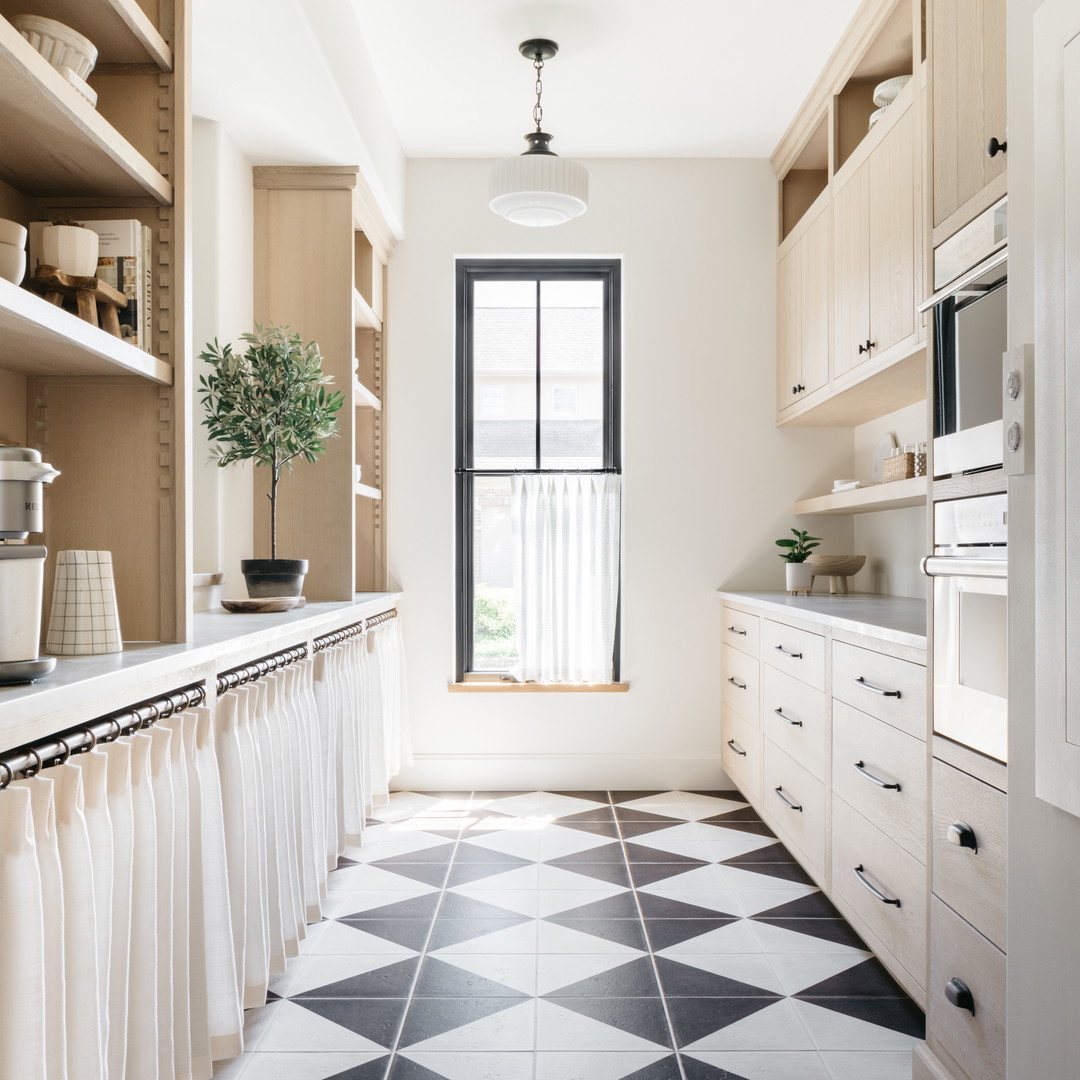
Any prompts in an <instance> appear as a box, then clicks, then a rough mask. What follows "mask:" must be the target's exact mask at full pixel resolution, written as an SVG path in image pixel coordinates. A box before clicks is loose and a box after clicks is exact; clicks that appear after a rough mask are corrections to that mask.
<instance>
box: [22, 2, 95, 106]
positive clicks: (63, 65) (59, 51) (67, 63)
mask: <svg viewBox="0 0 1080 1080" xmlns="http://www.w3.org/2000/svg"><path fill="white" fill-rule="evenodd" d="M11 25H12V26H14V27H15V29H16V30H18V31H19V33H20V34H22V36H23V37H24V38H26V40H27V41H28V42H30V44H31V45H33V47H34V48H35V49H36V50H37V51H38V52H39V53H41V55H42V56H44V57H45V59H46V60H48V61H49V63H50V64H52V66H53V67H54V68H56V70H57V71H59V72H60V74H61V75H63V76H64V78H65V79H67V81H68V82H69V83H71V85H72V86H74V87H75V89H76V90H78V91H79V93H80V94H82V96H83V97H84V98H86V100H87V101H89V102H90V104H91V105H97V93H96V91H94V90H93V89H92V88H91V87H90V86H89V85H88V84H87V82H86V79H87V76H89V74H90V72H91V71H93V70H94V64H96V63H97V55H98V51H97V47H96V46H95V45H94V43H93V42H92V41H90V40H89V38H85V37H83V36H82V34H80V33H78V32H77V31H75V30H72V29H71V27H70V26H65V25H64V24H63V23H61V22H57V21H56V20H55V19H46V18H45V17H44V16H43V15H15V16H13V17H12V19H11Z"/></svg>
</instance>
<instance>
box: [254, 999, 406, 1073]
mask: <svg viewBox="0 0 1080 1080" xmlns="http://www.w3.org/2000/svg"><path fill="white" fill-rule="evenodd" d="M313 1047H318V1049H319V1050H320V1051H325V1052H332V1051H337V1052H343V1053H344V1052H348V1051H351V1052H353V1053H356V1052H359V1051H372V1052H376V1051H378V1052H382V1053H386V1051H385V1050H384V1049H383V1048H382V1047H380V1046H379V1045H378V1044H377V1043H374V1042H372V1041H371V1040H370V1039H365V1038H364V1036H363V1035H357V1034H356V1032H355V1031H349V1029H348V1028H343V1027H342V1026H341V1025H340V1024H335V1023H333V1022H332V1021H330V1020H327V1019H325V1018H324V1017H322V1016H319V1015H318V1014H317V1013H313V1012H312V1011H311V1010H310V1009H305V1008H304V1007H303V1006H301V1005H295V1004H293V1002H291V1001H282V1002H280V1008H279V1009H278V1010H277V1012H276V1014H275V1015H274V1018H273V1020H272V1021H271V1023H270V1025H269V1027H268V1028H267V1029H266V1034H265V1035H264V1036H263V1037H262V1039H261V1040H260V1041H259V1045H258V1047H256V1050H255V1052H256V1054H264V1053H274V1052H277V1053H294V1052H297V1051H310V1050H311V1049H312V1048H313ZM330 1075H333V1074H332V1073H331V1074H330ZM245 1080H247V1077H245Z"/></svg>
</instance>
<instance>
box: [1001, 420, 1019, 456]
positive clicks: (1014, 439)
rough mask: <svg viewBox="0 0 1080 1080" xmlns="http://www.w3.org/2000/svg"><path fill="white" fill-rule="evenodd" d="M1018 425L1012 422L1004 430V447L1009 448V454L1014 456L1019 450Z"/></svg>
mask: <svg viewBox="0 0 1080 1080" xmlns="http://www.w3.org/2000/svg"><path fill="white" fill-rule="evenodd" d="M1020 438H1021V435H1020V425H1019V424H1018V423H1017V422H1016V421H1015V420H1014V421H1013V422H1012V423H1011V424H1010V425H1009V426H1008V427H1007V428H1006V429H1005V445H1006V446H1007V447H1008V448H1009V453H1011V454H1015V453H1016V451H1017V450H1019V449H1020Z"/></svg>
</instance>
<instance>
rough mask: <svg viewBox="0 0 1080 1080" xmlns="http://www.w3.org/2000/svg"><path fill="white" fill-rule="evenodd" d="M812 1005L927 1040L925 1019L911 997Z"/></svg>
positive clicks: (824, 1001)
mask: <svg viewBox="0 0 1080 1080" xmlns="http://www.w3.org/2000/svg"><path fill="white" fill-rule="evenodd" d="M799 996H800V997H801V996H802V995H801V994H800V995H799ZM810 1004H811V1005H817V1006H818V1007H819V1008H822V1009H831V1010H832V1011H833V1012H838V1013H843V1015H844V1016H853V1017H854V1018H855V1019H856V1020H865V1021H866V1022H867V1023H868V1024H878V1025H880V1026H881V1027H886V1028H889V1029H890V1030H891V1031H898V1032H900V1033H901V1034H902V1035H910V1036H911V1037H912V1038H913V1039H923V1038H925V1037H926V1018H925V1016H923V1012H922V1010H921V1009H920V1008H919V1006H918V1005H916V1004H915V1002H914V1001H912V1000H911V999H910V998H906V997H904V998H872V997H850V998H814V999H813V1001H811V1002H810Z"/></svg>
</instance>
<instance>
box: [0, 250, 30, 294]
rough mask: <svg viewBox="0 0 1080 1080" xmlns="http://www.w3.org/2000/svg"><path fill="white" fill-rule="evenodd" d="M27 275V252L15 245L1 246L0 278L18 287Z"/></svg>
mask: <svg viewBox="0 0 1080 1080" xmlns="http://www.w3.org/2000/svg"><path fill="white" fill-rule="evenodd" d="M25 273H26V252H25V251H24V250H23V249H22V248H21V247H16V246H15V245H14V244H0V278H3V279H4V280H5V281H10V282H11V283H12V284H13V285H18V284H19V283H20V282H21V281H22V279H23V275H24V274H25Z"/></svg>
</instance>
